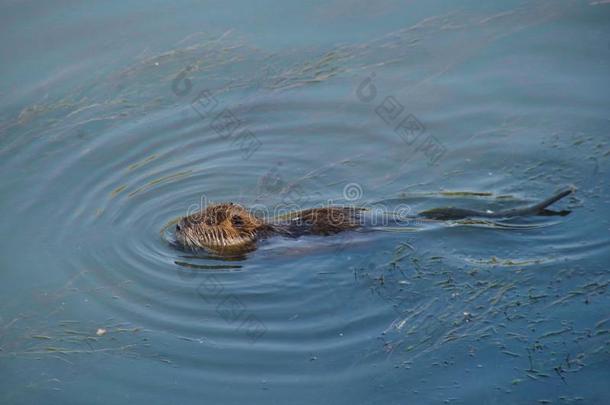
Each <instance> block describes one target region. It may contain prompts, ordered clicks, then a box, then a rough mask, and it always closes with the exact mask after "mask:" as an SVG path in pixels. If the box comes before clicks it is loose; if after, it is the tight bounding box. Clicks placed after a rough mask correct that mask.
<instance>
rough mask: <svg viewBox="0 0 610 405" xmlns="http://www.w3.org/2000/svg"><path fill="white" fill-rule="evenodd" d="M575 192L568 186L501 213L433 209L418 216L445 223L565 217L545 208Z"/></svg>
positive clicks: (461, 209)
mask: <svg viewBox="0 0 610 405" xmlns="http://www.w3.org/2000/svg"><path fill="white" fill-rule="evenodd" d="M574 191H576V187H574V186H568V187H565V188H563V189H561V190H560V191H558V192H557V193H555V194H554V195H553V196H552V197H550V198H547V199H546V200H543V201H541V202H539V203H538V204H534V205H528V206H525V207H518V208H513V209H508V210H502V211H496V212H494V211H490V210H487V211H478V210H470V209H465V208H454V207H448V208H433V209H431V210H427V211H423V212H420V213H419V216H421V217H424V218H429V219H436V220H441V221H447V220H452V219H464V218H472V217H479V218H509V217H523V216H528V215H566V214H567V213H569V211H561V212H558V213H554V212H553V211H548V210H547V209H546V208H547V207H548V206H549V205H551V204H553V203H554V202H556V201H559V200H561V199H562V198H563V197H565V196H567V195H570V194H572V193H573V192H574Z"/></svg>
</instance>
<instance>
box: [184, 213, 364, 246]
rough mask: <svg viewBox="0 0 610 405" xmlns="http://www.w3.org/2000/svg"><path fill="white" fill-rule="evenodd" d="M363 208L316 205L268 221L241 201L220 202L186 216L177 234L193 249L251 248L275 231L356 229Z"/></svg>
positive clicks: (295, 234) (297, 233) (327, 232)
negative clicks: (248, 208)
mask: <svg viewBox="0 0 610 405" xmlns="http://www.w3.org/2000/svg"><path fill="white" fill-rule="evenodd" d="M360 211H362V209H359V208H352V207H324V208H313V209H307V210H303V211H298V212H294V213H291V214H288V215H286V216H284V217H282V218H276V219H273V220H271V221H270V222H267V221H265V220H263V219H261V218H258V217H256V216H255V215H253V214H252V213H250V212H249V211H248V210H246V209H245V208H244V207H242V206H240V205H237V204H233V203H227V204H216V205H211V206H209V207H207V208H205V209H203V210H201V211H199V212H196V213H194V214H191V215H189V216H186V217H184V218H182V219H181V220H180V222H179V223H178V225H177V226H176V238H177V240H178V242H179V243H180V244H181V245H182V246H184V247H186V248H191V249H206V248H207V249H211V250H215V251H226V250H235V249H248V248H249V247H250V246H252V245H253V244H254V243H256V241H257V240H259V239H261V238H265V237H268V236H270V235H273V234H278V235H284V236H289V237H298V236H302V235H333V234H336V233H339V232H342V231H346V230H353V229H356V228H358V227H359V221H358V213H359V212H360Z"/></svg>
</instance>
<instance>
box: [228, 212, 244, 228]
mask: <svg viewBox="0 0 610 405" xmlns="http://www.w3.org/2000/svg"><path fill="white" fill-rule="evenodd" d="M231 223H232V224H233V225H234V226H235V227H237V228H241V227H242V226H244V220H243V219H241V218H240V217H238V216H237V215H234V216H233V217H231Z"/></svg>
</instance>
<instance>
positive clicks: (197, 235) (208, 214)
mask: <svg viewBox="0 0 610 405" xmlns="http://www.w3.org/2000/svg"><path fill="white" fill-rule="evenodd" d="M265 228H266V226H265V223H264V222H263V221H262V220H260V219H259V218H257V217H255V216H254V215H252V214H251V213H250V212H248V211H247V210H246V209H245V208H244V207H242V206H240V205H237V204H233V203H228V204H216V205H211V206H209V207H207V208H204V209H202V210H201V211H198V212H196V213H194V214H191V215H189V216H186V217H184V218H182V219H181V220H180V222H179V223H178V224H177V225H176V239H177V240H178V242H179V243H180V244H181V245H182V246H184V247H186V248H191V249H197V248H209V249H213V250H223V249H225V248H240V247H246V246H248V245H250V244H252V243H254V242H255V241H256V238H257V236H258V234H259V233H260V232H261V231H263V230H264V229H265Z"/></svg>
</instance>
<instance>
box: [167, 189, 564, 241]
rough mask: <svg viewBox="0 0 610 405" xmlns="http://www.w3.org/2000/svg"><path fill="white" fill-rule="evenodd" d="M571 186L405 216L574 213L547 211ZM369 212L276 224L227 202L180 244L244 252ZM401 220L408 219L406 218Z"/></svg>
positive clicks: (326, 213) (326, 230)
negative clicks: (527, 199) (495, 204)
mask: <svg viewBox="0 0 610 405" xmlns="http://www.w3.org/2000/svg"><path fill="white" fill-rule="evenodd" d="M574 191H575V188H574V187H572V186H570V187H567V188H565V189H563V190H561V191H559V192H557V193H556V194H554V195H553V196H552V197H550V198H548V199H546V200H544V201H542V202H540V203H538V204H533V205H528V206H524V207H519V208H513V209H508V210H501V211H496V212H493V211H490V210H486V211H477V210H471V209H466V208H454V207H446V208H433V209H430V210H427V211H423V212H420V213H419V214H417V215H416V216H413V217H409V218H406V220H409V219H410V220H412V219H417V218H424V219H426V220H436V221H448V220H457V219H465V218H511V217H523V216H529V215H566V214H567V213H569V211H561V212H555V211H549V210H547V209H546V208H547V207H548V206H549V205H551V204H553V203H554V202H556V201H558V200H560V199H562V198H563V197H565V196H567V195H569V194H571V193H572V192H574ZM365 210H366V209H364V208H356V207H341V206H329V207H323V208H311V209H306V210H303V211H297V212H293V213H290V214H288V215H286V216H283V217H282V218H276V219H274V220H273V221H265V220H263V219H261V218H259V217H257V216H256V215H254V214H253V213H251V212H250V211H248V210H247V209H245V208H244V207H242V206H241V205H238V204H233V203H222V204H215V205H211V206H208V207H207V208H204V209H202V210H200V211H198V212H196V213H194V214H191V215H188V216H186V217H184V218H182V219H181V220H180V221H179V223H178V224H177V225H176V239H177V241H178V243H179V244H180V245H181V246H182V247H184V248H188V249H194V250H196V249H210V250H212V251H216V252H227V251H244V250H251V249H253V248H254V245H255V243H256V242H257V241H258V240H260V239H264V238H267V237H269V236H272V235H284V236H288V237H299V236H302V235H333V234H336V233H339V232H343V231H347V230H356V229H359V228H362V227H364V226H366V225H365V224H364V222H363V221H362V220H361V219H362V213H363V212H364V211H365ZM401 220H402V221H404V220H405V218H403V219H401Z"/></svg>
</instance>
